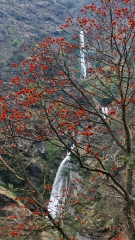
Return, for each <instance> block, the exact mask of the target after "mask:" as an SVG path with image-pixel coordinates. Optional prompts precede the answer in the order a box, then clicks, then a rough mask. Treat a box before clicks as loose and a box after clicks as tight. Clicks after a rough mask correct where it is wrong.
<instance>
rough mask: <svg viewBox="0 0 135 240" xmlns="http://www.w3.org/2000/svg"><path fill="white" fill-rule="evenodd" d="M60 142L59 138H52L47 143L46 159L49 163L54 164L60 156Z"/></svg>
mask: <svg viewBox="0 0 135 240" xmlns="http://www.w3.org/2000/svg"><path fill="white" fill-rule="evenodd" d="M60 153H61V143H60V141H59V140H52V141H51V142H48V143H47V159H48V161H49V163H50V164H54V162H55V161H56V160H58V159H59V158H60Z"/></svg>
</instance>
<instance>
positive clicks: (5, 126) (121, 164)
mask: <svg viewBox="0 0 135 240" xmlns="http://www.w3.org/2000/svg"><path fill="white" fill-rule="evenodd" d="M61 28H62V29H63V30H64V29H66V30H67V31H68V34H70V35H71V36H72V42H70V43H69V42H67V41H66V40H65V39H64V37H63V38H51V37H48V38H46V39H45V40H43V41H42V42H41V43H39V45H38V46H37V47H36V48H34V49H33V54H32V56H31V58H30V59H29V60H25V61H23V62H22V73H23V76H22V77H19V76H16V77H14V78H12V80H11V83H10V84H9V88H8V90H7V91H6V94H5V92H4V94H3V96H2V97H1V122H0V124H1V164H2V165H3V166H4V167H5V168H6V169H8V170H9V171H11V172H12V173H13V174H14V175H15V176H16V177H18V178H20V179H23V180H24V181H26V182H27V183H28V184H29V186H30V187H31V189H33V191H34V192H35V193H36V195H37V198H36V200H35V201H36V204H37V205H38V206H40V208H41V209H43V211H45V213H47V214H48V217H49V219H50V220H51V222H52V223H53V225H54V226H55V227H56V228H57V229H58V230H59V231H60V232H61V233H62V235H63V237H64V238H65V239H70V237H69V236H67V234H66V233H65V231H64V230H63V228H62V227H61V226H60V225H59V224H57V223H56V221H55V219H53V218H52V216H51V214H50V213H48V210H47V206H45V205H44V203H43V199H42V197H41V195H40V193H39V192H38V191H37V189H36V188H35V186H34V185H33V184H32V183H31V182H30V180H29V177H28V175H27V173H26V170H25V167H24V166H23V158H22V157H21V156H20V149H19V141H20V139H24V140H25V141H28V142H29V141H39V142H40V141H52V139H54V140H55V139H56V140H59V141H60V142H61V144H62V146H63V147H65V148H66V149H68V150H69V151H72V154H73V155H74V156H75V158H76V159H77V162H78V163H79V165H80V168H83V169H85V170H86V171H87V172H89V174H91V175H90V176H91V177H92V179H93V180H94V179H95V178H100V182H101V186H102V187H103V186H107V187H109V188H110V189H112V190H111V191H112V193H117V194H118V196H119V197H120V198H121V199H122V201H121V204H122V206H123V211H122V214H123V218H124V220H123V224H124V226H125V228H126V234H127V239H129V240H133V239H134V238H135V230H134V223H133V217H132V213H133V212H134V211H135V199H134V195H133V190H134V167H135V162H134V154H135V149H134V132H135V129H134V126H135V116H134V104H135V94H134V92H135V90H134V89H135V84H134V80H135V77H134V72H135V62H134V61H135V54H134V53H135V4H134V1H132V0H119V1H117V0H115V1H111V0H102V1H101V5H100V6H96V5H95V4H94V3H92V4H90V5H89V6H84V7H83V8H82V9H81V14H80V15H79V16H77V18H76V20H73V19H72V18H71V17H69V18H68V19H67V21H66V23H65V24H63V25H62V26H61ZM80 31H83V33H84V39H85V44H84V47H83V49H82V45H81V44H80V43H79V34H80ZM80 48H81V49H80ZM80 50H81V51H83V52H84V55H85V64H86V67H87V76H86V77H85V76H82V77H81V79H80V75H81V74H80V71H81V69H80V67H79V66H80ZM15 67H16V66H15ZM9 99H10V101H9ZM103 107H106V108H107V109H108V113H107V112H103V110H102V108H103ZM69 143H70V144H72V145H74V149H73V150H71V148H70V147H69ZM7 155H8V156H13V157H14V161H15V163H16V164H17V166H19V168H20V170H19V171H18V172H16V170H14V169H13V168H12V167H11V166H10V163H9V161H7V159H6V158H5V156H7ZM125 238H126V237H125Z"/></svg>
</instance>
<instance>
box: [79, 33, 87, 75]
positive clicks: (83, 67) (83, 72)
mask: <svg viewBox="0 0 135 240" xmlns="http://www.w3.org/2000/svg"><path fill="white" fill-rule="evenodd" d="M80 61H81V78H86V63H85V45H84V33H83V31H80Z"/></svg>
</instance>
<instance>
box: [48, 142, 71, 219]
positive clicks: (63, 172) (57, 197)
mask: <svg viewBox="0 0 135 240" xmlns="http://www.w3.org/2000/svg"><path fill="white" fill-rule="evenodd" d="M73 148H74V146H72V147H71V149H73ZM70 155H71V152H68V153H67V155H66V157H65V158H64V159H63V161H62V162H61V164H60V166H59V168H58V171H57V173H56V177H55V180H54V183H53V187H52V192H51V197H50V201H49V205H48V211H49V212H50V214H51V215H52V217H53V218H57V216H58V215H60V213H61V212H62V206H64V204H65V200H66V198H67V195H68V193H69V179H68V173H69V169H70V168H71V165H72V164H71V163H70Z"/></svg>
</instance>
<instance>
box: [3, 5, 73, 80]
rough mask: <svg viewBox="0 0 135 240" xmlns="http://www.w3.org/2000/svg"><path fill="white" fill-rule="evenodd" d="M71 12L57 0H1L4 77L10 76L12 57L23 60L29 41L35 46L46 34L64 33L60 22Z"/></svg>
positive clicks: (14, 60)
mask: <svg viewBox="0 0 135 240" xmlns="http://www.w3.org/2000/svg"><path fill="white" fill-rule="evenodd" d="M68 14H69V13H68V10H66V8H65V7H64V6H62V5H59V4H58V3H56V2H54V1H53V0H43V1H42V0H31V1H28V0H8V1H7V0H1V1H0V29H1V31H0V70H1V71H0V78H1V79H4V80H6V78H9V76H10V72H11V70H9V65H7V61H8V60H9V59H11V61H10V62H18V61H19V60H22V58H23V56H20V52H21V55H23V47H22V46H23V45H24V44H25V43H26V44H29V45H30V46H33V45H34V44H36V43H38V42H39V41H41V40H42V39H43V38H44V37H45V36H48V35H51V36H61V35H63V34H64V33H63V32H62V31H61V30H60V28H59V26H60V24H61V23H63V22H64V20H65V19H66V17H67V16H68ZM24 55H25V54H24ZM20 58H21V59H20Z"/></svg>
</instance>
